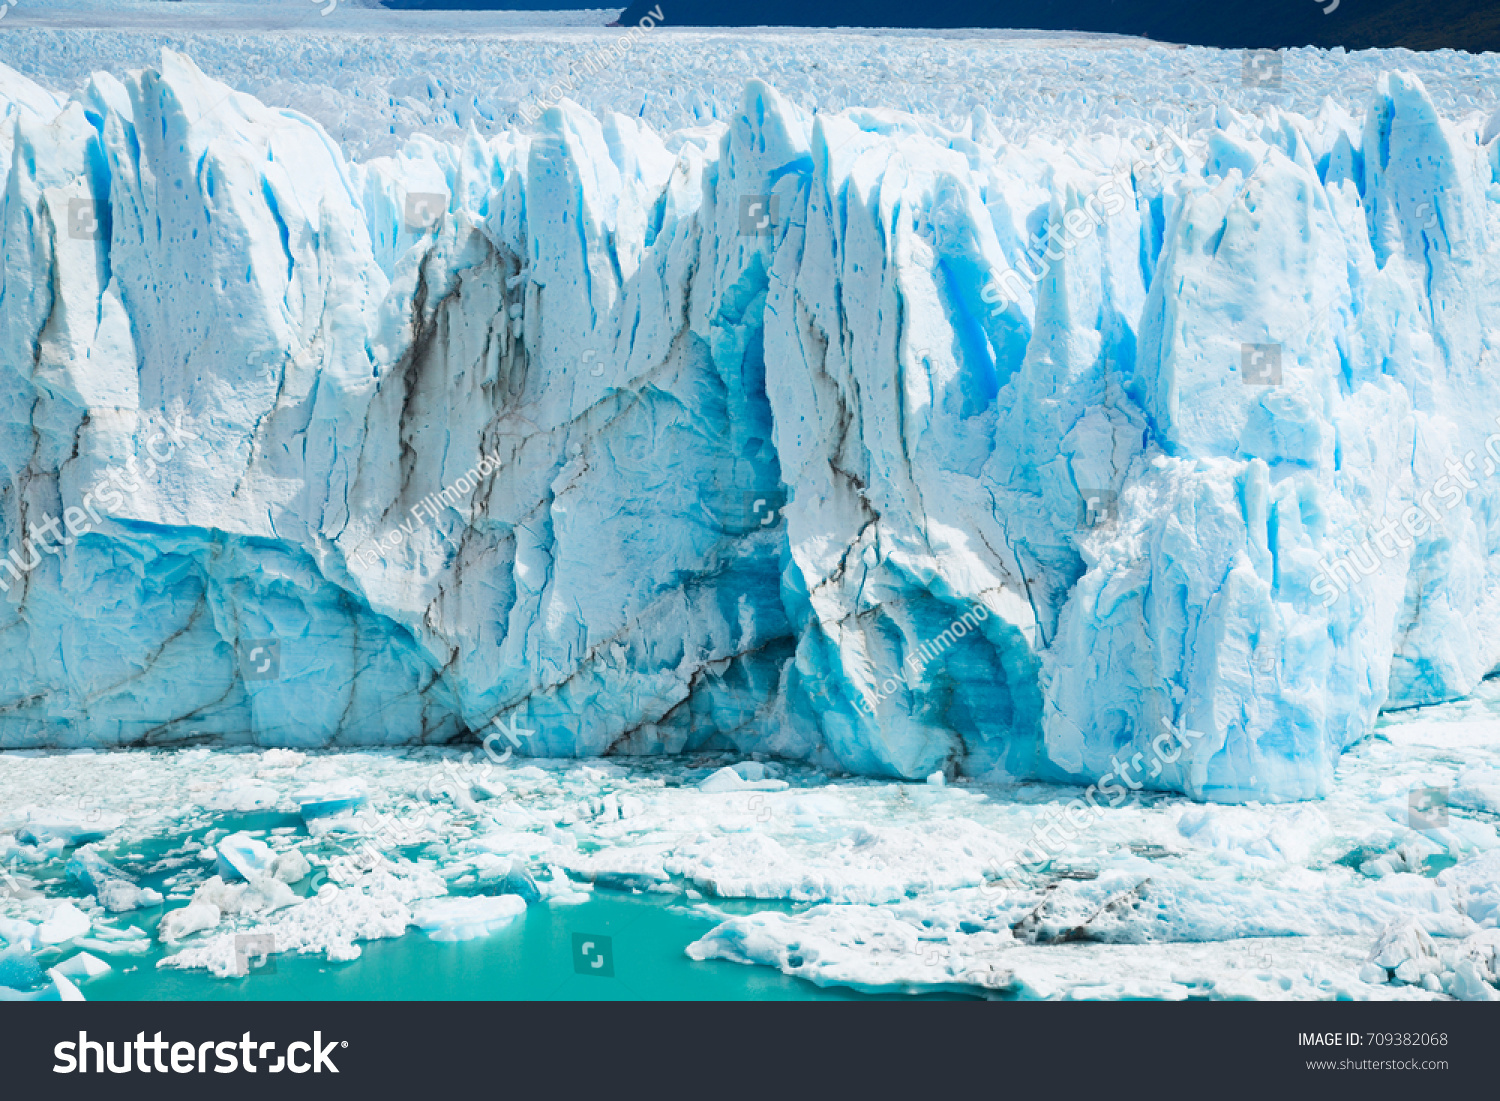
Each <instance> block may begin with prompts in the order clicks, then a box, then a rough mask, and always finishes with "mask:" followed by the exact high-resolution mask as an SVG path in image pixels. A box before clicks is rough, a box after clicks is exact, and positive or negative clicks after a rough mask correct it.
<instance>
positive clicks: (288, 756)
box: [260, 749, 307, 768]
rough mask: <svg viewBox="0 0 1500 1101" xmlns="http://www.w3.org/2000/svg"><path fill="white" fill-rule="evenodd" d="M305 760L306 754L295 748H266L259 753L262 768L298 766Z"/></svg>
mask: <svg viewBox="0 0 1500 1101" xmlns="http://www.w3.org/2000/svg"><path fill="white" fill-rule="evenodd" d="M306 761H307V754H305V753H298V752H297V751H296V750H295V749H268V750H266V751H265V753H263V754H261V758H260V764H261V767H262V768H300V767H301V766H302V765H303V764H305V763H306Z"/></svg>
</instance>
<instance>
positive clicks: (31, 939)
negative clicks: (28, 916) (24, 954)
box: [0, 917, 37, 952]
mask: <svg viewBox="0 0 1500 1101" xmlns="http://www.w3.org/2000/svg"><path fill="white" fill-rule="evenodd" d="M36 929H37V926H36V923H35V922H31V921H22V920H21V919H19V918H7V917H0V937H4V938H5V943H6V944H7V945H8V946H10V947H12V948H14V947H17V946H19V947H22V948H25V949H26V950H27V951H28V952H29V951H31V949H32V948H33V947H34V946H35V945H36Z"/></svg>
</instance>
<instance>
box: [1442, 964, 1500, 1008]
mask: <svg viewBox="0 0 1500 1101" xmlns="http://www.w3.org/2000/svg"><path fill="white" fill-rule="evenodd" d="M1493 981H1494V979H1493V978H1492V977H1491V976H1488V975H1486V974H1485V972H1484V971H1483V970H1482V969H1481V968H1480V966H1479V964H1478V963H1476V962H1475V961H1474V960H1459V961H1458V966H1457V967H1455V968H1454V969H1453V978H1452V979H1451V980H1449V982H1448V993H1449V994H1451V995H1452V996H1453V997H1455V998H1457V999H1458V1000H1459V1001H1461V1002H1500V990H1496V989H1495V987H1494V986H1492V985H1491V983H1492V982H1493Z"/></svg>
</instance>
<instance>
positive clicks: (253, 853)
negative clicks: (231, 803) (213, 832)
mask: <svg viewBox="0 0 1500 1101" xmlns="http://www.w3.org/2000/svg"><path fill="white" fill-rule="evenodd" d="M214 852H215V853H216V854H217V855H218V860H219V875H221V876H223V877H224V879H225V880H232V879H247V880H248V879H254V878H255V877H256V876H259V875H263V874H265V872H266V871H267V870H268V869H269V868H270V866H271V861H272V860H274V859H275V854H274V853H272V852H271V848H270V846H269V845H267V844H266V843H265V842H264V841H260V840H257V839H256V838H254V837H251V836H250V835H249V834H248V833H243V832H241V833H232V834H230V835H229V836H228V837H226V838H224V839H223V840H222V841H220V842H219V843H218V844H217V845H215V846H214Z"/></svg>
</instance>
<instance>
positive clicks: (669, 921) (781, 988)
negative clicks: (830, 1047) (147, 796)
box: [82, 890, 908, 1001]
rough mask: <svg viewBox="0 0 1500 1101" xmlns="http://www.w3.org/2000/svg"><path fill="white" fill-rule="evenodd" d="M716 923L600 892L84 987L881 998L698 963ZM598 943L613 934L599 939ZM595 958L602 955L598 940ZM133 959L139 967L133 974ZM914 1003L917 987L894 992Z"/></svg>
mask: <svg viewBox="0 0 1500 1101" xmlns="http://www.w3.org/2000/svg"><path fill="white" fill-rule="evenodd" d="M714 924H716V923H715V920H714V919H713V918H711V917H707V916H699V915H695V914H692V913H690V912H687V911H685V910H684V909H682V908H681V907H680V905H679V904H678V901H677V900H676V899H672V898H664V897H663V896H651V895H631V894H626V893H623V892H616V891H604V890H599V891H595V892H594V895H593V897H592V898H591V899H590V900H589V901H588V902H586V903H583V904H581V905H578V906H559V907H553V906H549V905H546V904H540V905H535V906H531V907H529V908H528V909H527V911H526V913H525V914H523V915H521V916H520V917H518V918H517V919H516V920H515V921H514V922H513V923H511V924H510V925H509V926H507V927H506V928H504V929H501V930H500V931H499V932H496V933H493V934H491V935H490V936H488V937H481V938H480V939H478V940H471V941H460V942H458V943H451V942H438V941H433V940H430V939H428V938H427V937H426V936H425V935H424V934H422V933H417V932H412V933H408V934H407V935H406V936H404V937H400V938H397V939H394V940H379V941H367V942H365V943H364V945H363V947H364V955H363V956H361V957H360V958H359V959H358V960H354V961H352V962H350V963H329V962H327V961H326V960H324V959H323V958H322V957H321V956H317V957H299V956H274V957H272V961H271V964H272V965H273V966H274V970H272V969H271V967H269V966H268V967H265V968H261V969H257V970H254V971H252V972H251V973H250V974H249V975H246V976H245V977H243V978H235V979H216V978H214V977H213V976H211V975H209V974H207V973H206V972H201V971H176V970H171V969H165V968H164V969H158V968H157V967H156V961H157V960H158V959H160V958H161V955H162V953H161V952H160V951H159V950H155V951H153V952H152V953H151V954H149V955H142V956H133V957H126V956H114V957H110V960H109V962H110V963H111V964H113V965H114V967H115V970H114V971H113V972H111V973H110V974H108V975H104V976H102V977H100V978H98V979H94V980H92V981H90V982H87V983H85V984H83V987H82V989H83V992H84V996H85V997H87V998H88V999H89V1000H90V1001H111V1000H160V999H171V1000H180V1001H192V1000H197V1001H235V1000H261V999H266V1000H284V1001H313V1000H328V1001H339V1000H357V999H370V1000H421V999H433V1000H449V1001H453V1000H470V999H473V1000H496V999H521V1000H539V1001H553V1000H558V1001H619V1000H657V999H712V1000H738V999H757V1000H782V1001H788V1000H790V1001H812V1000H819V999H835V1000H840V999H842V1000H850V999H860V1000H866V999H871V998H875V997H876V996H875V995H864V994H859V993H857V992H855V991H852V990H844V989H828V990H823V989H819V988H818V987H816V986H814V985H813V984H812V983H809V982H806V981H804V980H802V979H796V978H792V977H790V976H787V975H783V974H781V973H780V972H777V971H772V970H770V969H769V968H764V967H749V966H745V965H743V964H737V963H725V962H723V961H718V960H714V961H706V962H703V963H695V962H693V961H692V960H690V959H689V958H688V957H687V956H686V955H684V953H683V949H684V948H685V947H686V946H687V945H688V944H690V943H691V942H693V941H694V940H696V939H697V938H698V937H699V936H701V935H702V934H703V933H705V932H707V931H708V930H709V929H710V928H712V927H713V926H714ZM575 933H578V934H587V936H588V937H589V938H590V939H591V940H593V939H594V938H598V937H608V938H610V949H611V954H612V956H613V960H612V962H613V966H614V977H612V978H609V977H604V976H602V975H599V974H593V973H590V974H579V973H578V971H577V970H576V969H575V968H574V966H573V956H574V937H573V934H575ZM595 944H596V946H599V945H602V944H603V942H602V941H598V940H595ZM593 958H595V959H597V958H600V955H599V953H598V949H597V947H596V952H595V955H594V956H593ZM125 968H135V970H133V971H130V972H128V973H127V972H125V970H124V969H125ZM888 997H890V998H901V999H903V1000H906V999H907V997H908V996H906V995H889V996H888Z"/></svg>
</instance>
